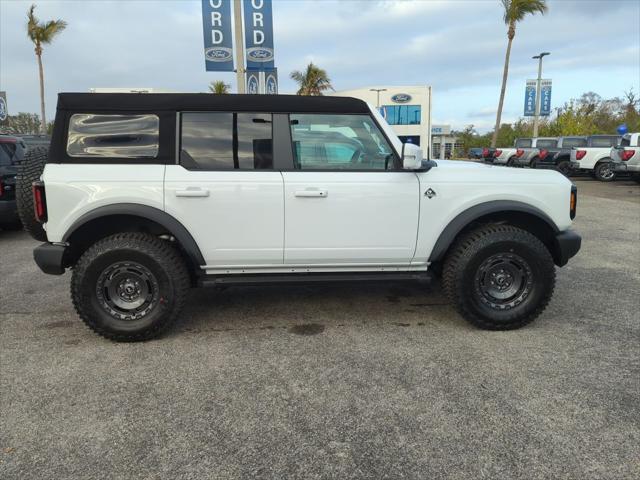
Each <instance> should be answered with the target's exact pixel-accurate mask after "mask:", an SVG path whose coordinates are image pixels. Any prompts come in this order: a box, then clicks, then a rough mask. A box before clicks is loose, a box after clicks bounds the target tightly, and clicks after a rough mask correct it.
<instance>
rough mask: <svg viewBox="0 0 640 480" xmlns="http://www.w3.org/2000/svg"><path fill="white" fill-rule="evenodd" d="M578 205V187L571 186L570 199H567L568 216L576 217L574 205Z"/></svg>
mask: <svg viewBox="0 0 640 480" xmlns="http://www.w3.org/2000/svg"><path fill="white" fill-rule="evenodd" d="M577 206H578V187H576V186H575V185H572V186H571V199H570V200H569V217H570V218H571V220H573V219H574V218H576V207H577Z"/></svg>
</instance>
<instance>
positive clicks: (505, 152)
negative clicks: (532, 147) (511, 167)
mask: <svg viewBox="0 0 640 480" xmlns="http://www.w3.org/2000/svg"><path fill="white" fill-rule="evenodd" d="M498 150H500V155H498V156H497V157H494V159H493V163H494V165H506V164H507V162H508V161H509V159H510V158H511V157H515V156H516V151H517V150H518V149H517V148H500V149H498Z"/></svg>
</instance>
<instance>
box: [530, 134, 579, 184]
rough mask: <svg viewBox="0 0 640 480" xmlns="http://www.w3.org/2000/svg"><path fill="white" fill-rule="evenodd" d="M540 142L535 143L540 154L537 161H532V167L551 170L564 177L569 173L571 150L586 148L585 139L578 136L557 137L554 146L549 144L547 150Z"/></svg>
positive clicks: (544, 143)
mask: <svg viewBox="0 0 640 480" xmlns="http://www.w3.org/2000/svg"><path fill="white" fill-rule="evenodd" d="M541 140H542V139H538V142H537V145H538V147H539V148H540V153H539V154H538V157H537V159H535V158H534V159H532V162H533V163H534V164H533V167H534V168H553V169H555V170H557V171H559V172H560V173H562V174H563V175H566V176H568V175H569V174H570V173H571V149H573V148H577V147H586V146H587V137H580V136H572V137H559V138H558V139H557V140H556V141H555V146H552V143H551V142H550V143H549V147H548V148H547V147H543V146H542V145H541V144H540V141H541ZM543 145H546V142H543ZM534 160H535V161H534Z"/></svg>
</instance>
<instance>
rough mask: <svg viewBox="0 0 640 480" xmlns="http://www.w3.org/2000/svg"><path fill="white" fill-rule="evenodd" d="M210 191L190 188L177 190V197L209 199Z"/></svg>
mask: <svg viewBox="0 0 640 480" xmlns="http://www.w3.org/2000/svg"><path fill="white" fill-rule="evenodd" d="M208 196H209V190H204V189H202V188H194V187H189V188H187V189H185V190H176V197H208Z"/></svg>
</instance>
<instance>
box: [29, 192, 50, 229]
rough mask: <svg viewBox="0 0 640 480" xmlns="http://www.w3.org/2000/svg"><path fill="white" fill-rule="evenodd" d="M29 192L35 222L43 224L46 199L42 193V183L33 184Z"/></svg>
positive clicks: (45, 214)
mask: <svg viewBox="0 0 640 480" xmlns="http://www.w3.org/2000/svg"><path fill="white" fill-rule="evenodd" d="M31 190H32V192H33V209H34V213H35V216H36V221H38V222H40V223H45V222H46V221H47V197H46V195H45V193H44V183H43V182H33V184H32V185H31Z"/></svg>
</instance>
